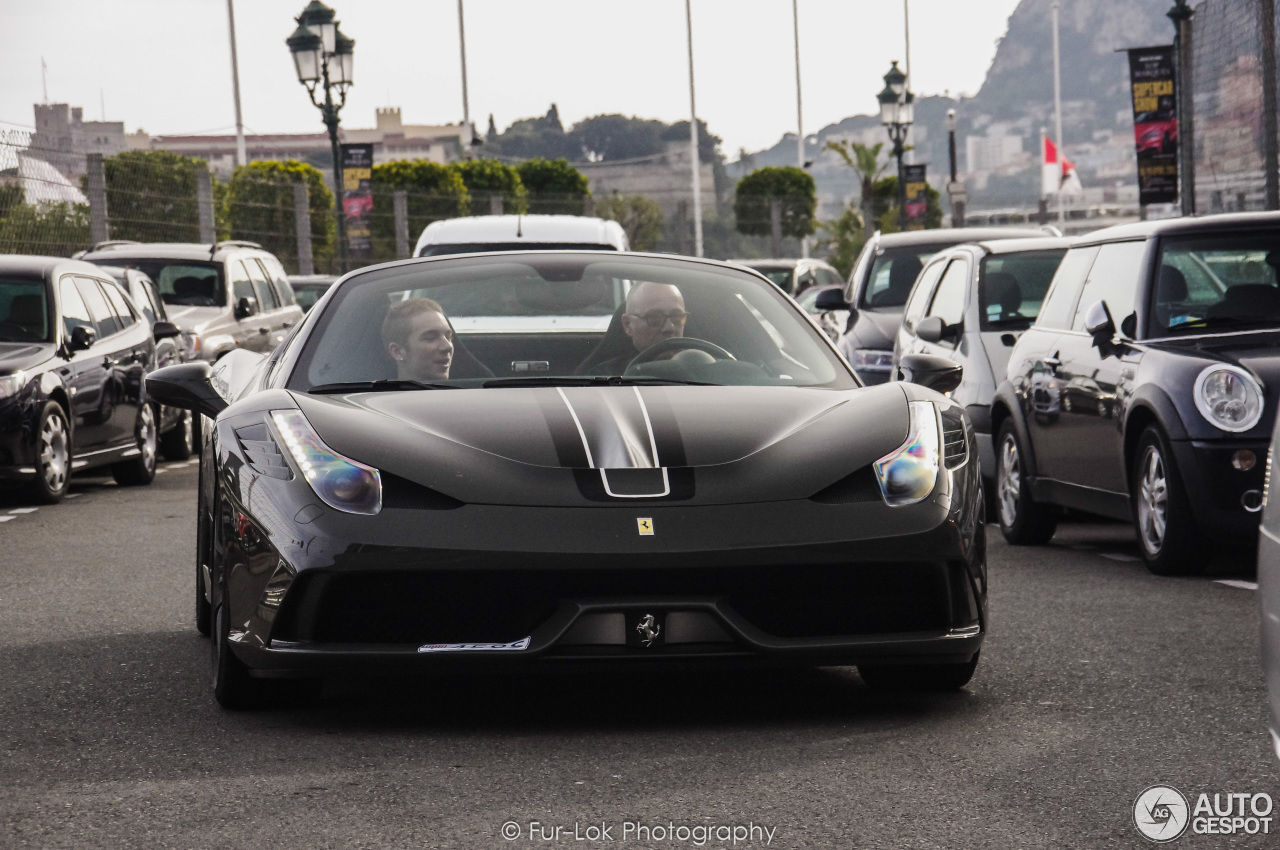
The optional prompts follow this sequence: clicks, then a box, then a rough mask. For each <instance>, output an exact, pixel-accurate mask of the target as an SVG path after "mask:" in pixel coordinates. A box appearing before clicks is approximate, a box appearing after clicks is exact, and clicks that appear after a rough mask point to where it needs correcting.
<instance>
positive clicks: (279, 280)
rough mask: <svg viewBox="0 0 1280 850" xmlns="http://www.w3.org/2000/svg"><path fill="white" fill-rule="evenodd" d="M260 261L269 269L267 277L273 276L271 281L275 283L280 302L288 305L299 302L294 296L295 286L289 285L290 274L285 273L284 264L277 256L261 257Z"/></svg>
mask: <svg viewBox="0 0 1280 850" xmlns="http://www.w3.org/2000/svg"><path fill="white" fill-rule="evenodd" d="M259 261H260V262H261V263H262V267H263V268H264V269H266V270H267V277H269V278H271V282H272V283H273V284H275V287H276V295H277V296H279V298H280V303H281V304H284V305H285V306H288V307H292V306H293V305H294V304H297V303H298V299H297V298H295V297H294V294H293V287H292V286H290V285H289V276H288V275H287V274H285V271H284V266H282V265H280V261H279V260H277V259H276V258H275V257H260V258H259Z"/></svg>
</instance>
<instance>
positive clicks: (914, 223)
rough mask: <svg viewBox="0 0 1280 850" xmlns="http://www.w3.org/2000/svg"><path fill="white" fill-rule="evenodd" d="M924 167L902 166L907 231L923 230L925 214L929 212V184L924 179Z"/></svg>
mask: <svg viewBox="0 0 1280 850" xmlns="http://www.w3.org/2000/svg"><path fill="white" fill-rule="evenodd" d="M925 168H926V167H925V166H923V165H904V166H902V182H903V186H904V195H905V198H906V206H905V207H903V212H904V213H905V215H904V216H903V218H905V219H906V223H907V230H924V220H925V214H926V213H927V212H928V210H929V182H928V181H927V180H926V179H925Z"/></svg>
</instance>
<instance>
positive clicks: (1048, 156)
mask: <svg viewBox="0 0 1280 850" xmlns="http://www.w3.org/2000/svg"><path fill="white" fill-rule="evenodd" d="M1040 138H1041V140H1042V141H1043V142H1044V145H1043V148H1044V158H1043V160H1042V161H1041V168H1040V193H1041V194H1042V195H1056V194H1058V193H1059V192H1062V193H1063V194H1066V195H1078V194H1080V193H1081V192H1083V191H1084V187H1083V186H1081V185H1080V177H1079V175H1077V174H1076V166H1075V163H1073V162H1072V161H1071V160H1069V159H1067V158H1066V157H1065V156H1061V155H1060V154H1059V153H1058V146H1057V145H1055V144H1054V143H1053V140H1052V139H1050V138H1049V137H1048V136H1041V137H1040Z"/></svg>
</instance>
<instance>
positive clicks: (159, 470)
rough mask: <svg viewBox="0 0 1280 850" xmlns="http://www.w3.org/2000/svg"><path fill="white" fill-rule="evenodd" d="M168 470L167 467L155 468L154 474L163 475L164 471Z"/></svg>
mask: <svg viewBox="0 0 1280 850" xmlns="http://www.w3.org/2000/svg"><path fill="white" fill-rule="evenodd" d="M168 471H169V470H167V469H157V470H156V475H163V474H164V473H166V472H168Z"/></svg>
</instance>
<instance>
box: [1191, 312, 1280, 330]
mask: <svg viewBox="0 0 1280 850" xmlns="http://www.w3.org/2000/svg"><path fill="white" fill-rule="evenodd" d="M1278 324H1280V320H1278V319H1273V318H1257V317H1253V318H1250V317H1248V316H1207V317H1205V318H1203V319H1188V320H1187V321H1185V322H1178V323H1177V324H1176V325H1170V326H1169V330H1170V331H1171V332H1174V331H1191V330H1204V329H1205V328H1212V327H1221V326H1224V325H1225V326H1240V325H1260V326H1262V327H1268V326H1271V327H1274V326H1276V325H1278Z"/></svg>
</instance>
